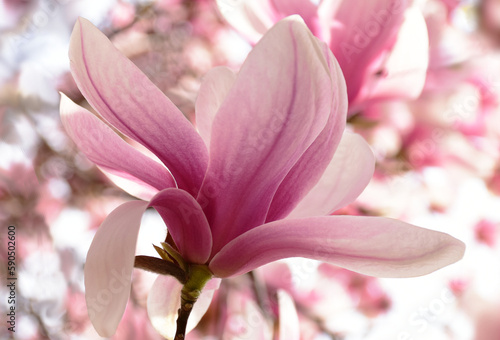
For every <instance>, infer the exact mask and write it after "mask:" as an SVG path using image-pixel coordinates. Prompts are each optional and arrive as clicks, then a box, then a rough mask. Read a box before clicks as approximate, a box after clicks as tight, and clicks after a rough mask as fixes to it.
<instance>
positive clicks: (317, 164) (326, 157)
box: [266, 45, 347, 222]
mask: <svg viewBox="0 0 500 340" xmlns="http://www.w3.org/2000/svg"><path fill="white" fill-rule="evenodd" d="M323 47H324V48H325V55H327V56H328V57H329V58H328V62H329V68H330V70H335V71H334V74H336V75H337V77H338V78H337V79H336V81H335V83H336V84H337V86H336V87H335V88H334V92H333V102H332V109H331V114H330V118H329V120H328V122H327V124H326V126H325V128H324V129H323V131H321V133H320V134H319V136H318V138H316V140H315V141H314V142H313V143H312V144H311V146H310V147H309V148H308V149H307V150H306V152H305V153H304V154H303V155H302V157H301V158H300V159H299V160H298V161H297V163H296V164H295V165H294V167H293V168H292V169H291V170H290V172H289V173H288V174H287V176H286V177H285V179H284V180H283V181H282V182H281V184H280V186H279V188H278V190H277V191H276V194H275V195H274V197H273V201H272V203H271V206H270V207H269V211H268V213H267V217H266V222H270V221H274V220H278V219H280V218H283V217H285V216H286V215H288V213H290V211H292V210H293V209H294V208H295V206H296V205H297V203H299V201H300V200H302V198H303V197H304V195H306V194H307V193H308V192H309V190H311V188H312V187H313V186H314V185H315V184H316V183H317V182H318V180H319V179H320V178H321V176H322V174H323V173H324V171H325V169H326V167H327V166H328V164H329V163H330V162H331V159H332V157H333V155H334V153H335V150H336V149H337V145H338V144H339V142H340V138H341V137H342V133H343V131H344V128H345V120H346V113H347V93H346V87H345V82H344V78H343V77H342V71H341V70H340V69H339V66H338V63H337V62H336V60H335V58H333V56H332V55H331V53H330V51H328V50H327V47H326V46H325V45H323Z"/></svg>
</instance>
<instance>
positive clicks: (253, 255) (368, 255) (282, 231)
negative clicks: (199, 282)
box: [210, 216, 465, 277]
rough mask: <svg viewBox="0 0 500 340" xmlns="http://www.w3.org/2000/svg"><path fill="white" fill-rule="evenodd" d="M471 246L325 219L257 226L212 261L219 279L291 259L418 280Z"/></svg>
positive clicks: (406, 227)
mask: <svg viewBox="0 0 500 340" xmlns="http://www.w3.org/2000/svg"><path fill="white" fill-rule="evenodd" d="M464 251H465V245H464V244H463V243H462V242H461V241H459V240H457V239H455V238H453V237H451V236H450V235H448V234H445V233H441V232H437V231H432V230H427V229H423V228H419V227H416V226H413V225H411V224H407V223H404V222H401V221H398V220H393V219H389V218H384V217H366V216H323V217H310V218H302V219H294V220H280V221H276V222H271V223H268V224H265V225H262V226H259V227H257V228H254V229H252V230H250V231H248V232H246V233H245V234H243V235H241V236H239V237H238V238H236V239H234V240H233V241H231V242H230V243H229V244H228V245H226V246H225V247H224V248H223V249H222V250H221V251H220V252H219V253H218V254H217V255H215V257H214V258H213V259H212V261H211V262H210V269H211V270H212V272H213V273H214V274H215V275H216V276H217V277H228V276H233V275H238V274H243V273H246V272H248V271H250V270H253V269H255V268H257V267H259V266H262V265H264V264H266V263H269V262H271V261H276V260H279V259H283V258H286V257H307V258H311V259H316V260H321V261H325V262H329V263H332V264H335V265H338V266H341V267H344V268H347V269H349V270H352V271H355V272H358V273H361V274H365V275H371V276H377V277H414V276H420V275H425V274H428V273H431V272H433V271H435V270H437V269H439V268H442V267H444V266H447V265H449V264H452V263H454V262H456V261H458V260H460V259H461V258H462V256H463V254H464Z"/></svg>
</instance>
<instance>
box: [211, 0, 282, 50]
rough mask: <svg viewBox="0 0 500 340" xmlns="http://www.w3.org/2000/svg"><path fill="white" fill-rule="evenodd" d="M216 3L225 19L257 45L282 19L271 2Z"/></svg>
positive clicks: (224, 1) (219, 1) (222, 1)
mask: <svg viewBox="0 0 500 340" xmlns="http://www.w3.org/2000/svg"><path fill="white" fill-rule="evenodd" d="M216 2H217V7H218V9H219V11H220V13H221V14H222V16H223V17H224V19H226V21H227V22H228V23H229V24H230V25H231V26H233V27H234V28H236V29H237V30H238V32H239V33H241V34H242V35H244V36H245V37H246V38H247V39H248V40H249V41H250V42H252V43H256V42H257V41H258V40H259V39H260V38H261V37H262V35H263V34H264V33H266V31H267V30H268V29H269V28H271V26H273V24H274V23H275V22H276V21H278V20H279V19H280V17H277V13H276V10H275V9H274V8H273V6H272V4H271V3H270V0H252V1H227V0H216Z"/></svg>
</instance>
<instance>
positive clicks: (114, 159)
mask: <svg viewBox="0 0 500 340" xmlns="http://www.w3.org/2000/svg"><path fill="white" fill-rule="evenodd" d="M60 108H61V120H62V123H63V125H64V127H65V129H66V132H67V133H68V134H69V135H70V137H71V138H72V139H73V141H74V142H75V144H76V145H77V146H78V149H79V150H80V151H82V152H83V153H84V154H85V155H86V156H87V157H88V159H89V160H91V161H92V162H94V163H95V164H96V165H98V166H99V167H100V168H102V169H103V170H106V171H107V172H109V173H111V174H113V175H116V176H119V177H124V178H125V179H128V180H131V181H134V182H137V183H138V184H139V185H141V184H146V186H147V187H148V188H150V187H153V188H156V189H158V190H162V189H165V188H171V187H175V181H174V179H173V178H172V175H170V173H169V172H168V170H167V169H166V168H165V167H164V166H163V165H161V164H160V163H157V162H155V161H154V160H153V159H151V158H149V157H147V156H145V155H143V154H142V153H141V152H139V151H138V150H136V149H134V148H133V147H132V146H131V145H129V144H127V143H126V142H125V141H124V140H123V139H121V138H120V137H119V136H118V135H117V134H116V133H115V132H114V131H113V130H111V128H109V127H108V126H107V125H106V124H104V123H103V122H102V121H101V120H99V119H98V118H97V117H96V116H94V115H93V114H92V113H90V112H89V111H87V110H86V109H84V108H83V107H81V106H79V105H77V104H75V103H73V102H72V101H71V99H69V98H68V97H66V96H65V95H64V94H62V95H61V106H60Z"/></svg>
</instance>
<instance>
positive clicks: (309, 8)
mask: <svg viewBox="0 0 500 340" xmlns="http://www.w3.org/2000/svg"><path fill="white" fill-rule="evenodd" d="M271 2H272V4H273V5H274V8H275V10H276V11H277V12H278V13H280V14H281V17H282V18H283V17H287V16H290V15H293V14H299V15H300V16H301V17H302V19H304V21H305V23H306V25H307V27H309V29H310V30H311V31H312V32H313V34H314V35H316V28H317V26H318V22H317V21H318V20H317V11H318V8H317V6H316V5H315V4H314V3H313V2H312V1H304V0H271ZM316 36H317V35H316Z"/></svg>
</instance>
